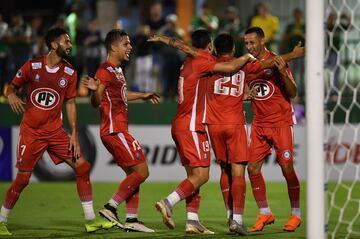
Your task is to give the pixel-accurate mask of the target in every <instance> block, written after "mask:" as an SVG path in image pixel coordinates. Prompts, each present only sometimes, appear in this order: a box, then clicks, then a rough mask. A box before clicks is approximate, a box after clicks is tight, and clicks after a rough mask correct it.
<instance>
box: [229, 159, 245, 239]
mask: <svg viewBox="0 0 360 239" xmlns="http://www.w3.org/2000/svg"><path fill="white" fill-rule="evenodd" d="M245 167H246V164H242V163H232V164H231V175H232V183H231V197H232V201H233V216H232V219H231V220H230V224H229V230H230V232H234V233H237V234H239V235H247V232H246V227H245V225H244V222H243V213H244V205H245V194H246V183H245Z"/></svg>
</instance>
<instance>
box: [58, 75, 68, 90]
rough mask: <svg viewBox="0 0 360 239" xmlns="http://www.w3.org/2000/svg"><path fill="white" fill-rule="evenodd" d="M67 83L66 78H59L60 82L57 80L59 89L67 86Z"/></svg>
mask: <svg viewBox="0 0 360 239" xmlns="http://www.w3.org/2000/svg"><path fill="white" fill-rule="evenodd" d="M67 83H68V81H67V79H66V78H64V77H61V78H60V80H59V86H60V87H61V88H64V87H65V86H67Z"/></svg>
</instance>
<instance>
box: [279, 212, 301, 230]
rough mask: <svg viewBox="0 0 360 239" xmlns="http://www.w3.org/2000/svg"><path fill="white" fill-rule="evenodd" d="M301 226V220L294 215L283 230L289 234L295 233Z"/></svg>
mask: <svg viewBox="0 0 360 239" xmlns="http://www.w3.org/2000/svg"><path fill="white" fill-rule="evenodd" d="M300 225H301V218H298V217H297V216H296V215H295V214H292V215H291V216H290V218H289V220H288V221H287V223H286V224H285V225H284V227H283V230H284V231H287V232H294V231H295V230H296V228H298V227H300Z"/></svg>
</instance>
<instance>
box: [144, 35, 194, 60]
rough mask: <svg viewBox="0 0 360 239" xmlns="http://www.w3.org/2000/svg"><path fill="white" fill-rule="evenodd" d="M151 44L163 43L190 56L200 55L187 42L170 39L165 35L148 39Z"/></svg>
mask: <svg viewBox="0 0 360 239" xmlns="http://www.w3.org/2000/svg"><path fill="white" fill-rule="evenodd" d="M148 41H149V42H162V43H165V44H166V45H168V46H172V47H174V48H177V49H179V50H180V51H182V52H184V53H186V54H188V55H190V56H197V55H198V54H199V52H198V50H196V49H195V48H194V47H192V46H189V45H187V44H186V43H185V42H183V41H182V40H179V39H175V38H170V37H167V36H164V35H153V36H151V37H150V38H149V39H148Z"/></svg>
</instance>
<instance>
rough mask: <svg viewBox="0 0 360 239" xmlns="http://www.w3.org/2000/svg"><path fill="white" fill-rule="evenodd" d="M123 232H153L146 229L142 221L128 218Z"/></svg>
mask: <svg viewBox="0 0 360 239" xmlns="http://www.w3.org/2000/svg"><path fill="white" fill-rule="evenodd" d="M124 226H125V228H124V229H125V231H128V232H155V231H154V230H153V229H150V228H148V227H147V226H145V225H144V223H143V222H142V221H139V220H138V219H137V218H128V219H126V222H125V224H124Z"/></svg>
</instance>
